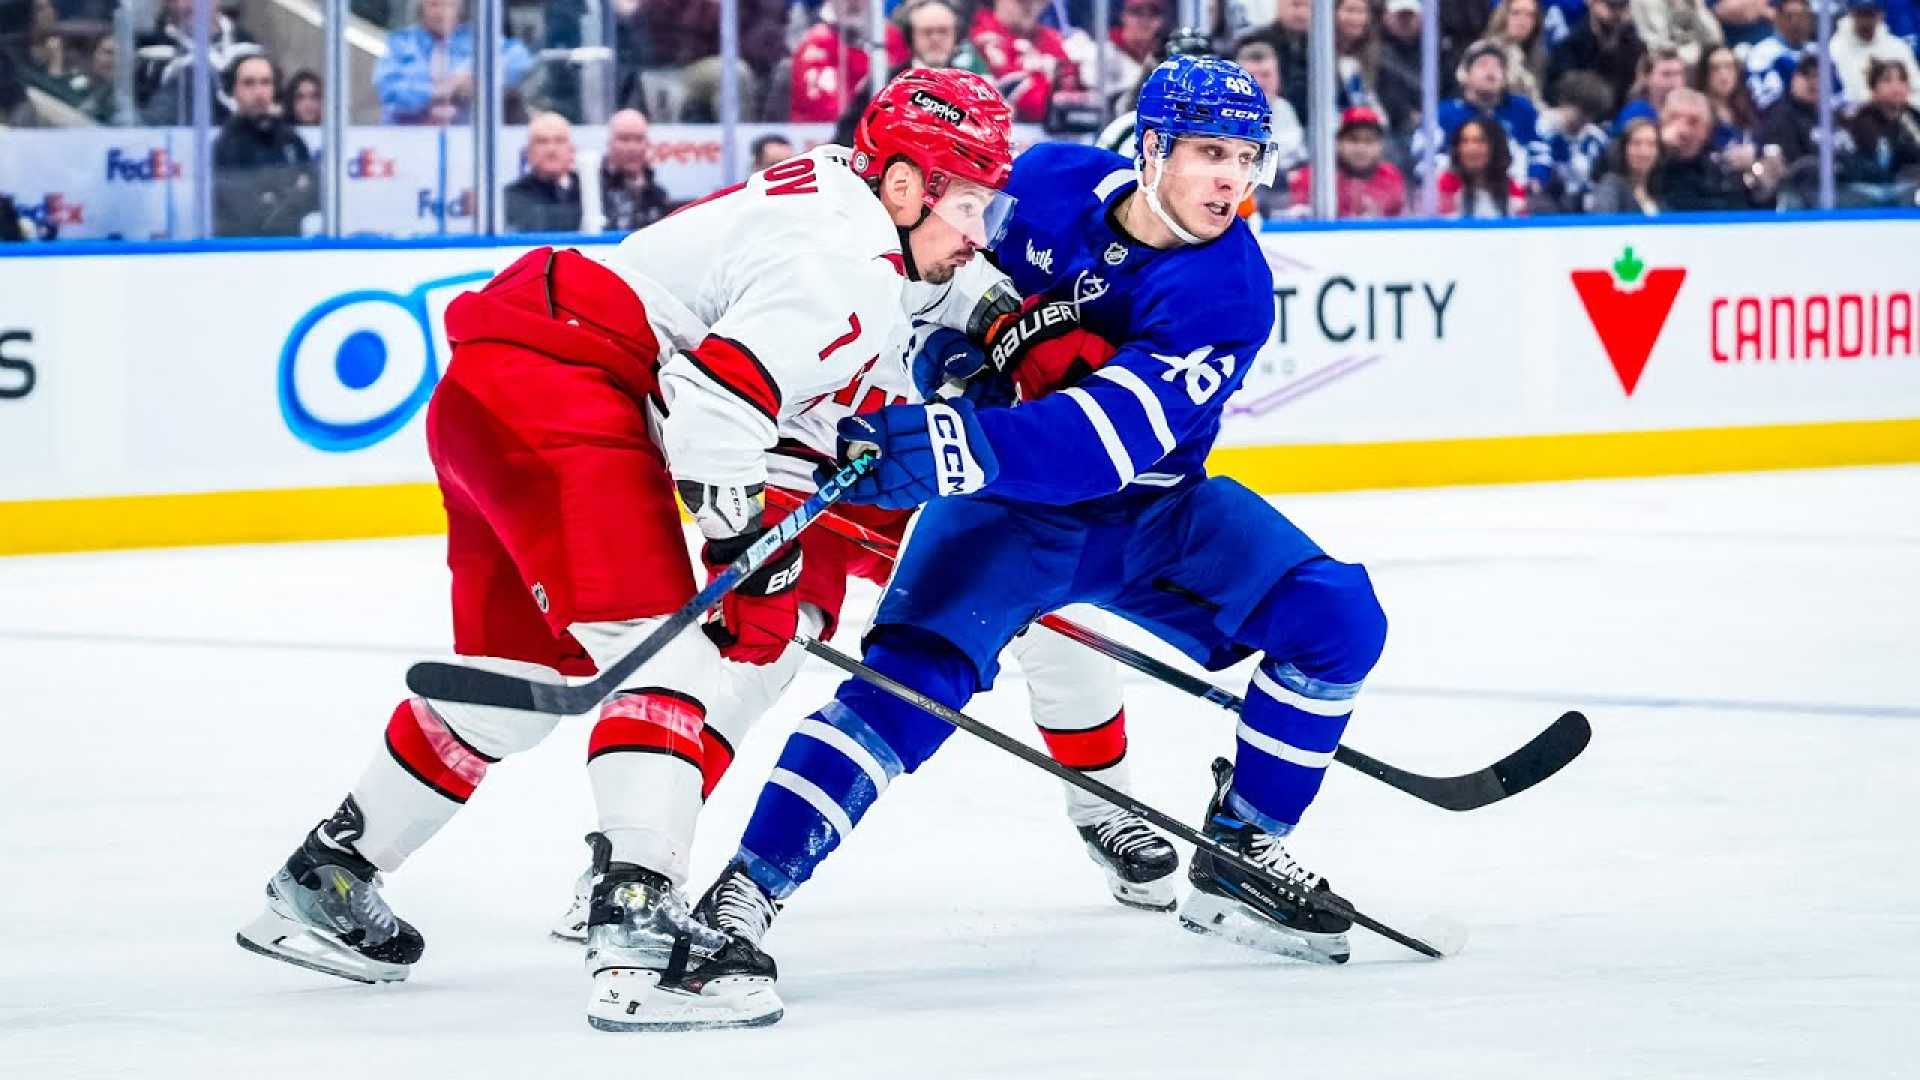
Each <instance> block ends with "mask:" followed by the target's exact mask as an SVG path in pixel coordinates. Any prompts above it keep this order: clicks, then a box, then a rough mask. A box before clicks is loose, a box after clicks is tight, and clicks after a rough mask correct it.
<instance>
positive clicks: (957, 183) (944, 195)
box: [932, 180, 1016, 249]
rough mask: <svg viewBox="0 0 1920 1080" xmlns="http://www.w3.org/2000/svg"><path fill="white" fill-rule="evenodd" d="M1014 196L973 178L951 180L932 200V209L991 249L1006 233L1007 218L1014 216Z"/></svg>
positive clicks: (974, 243) (942, 218)
mask: <svg viewBox="0 0 1920 1080" xmlns="http://www.w3.org/2000/svg"><path fill="white" fill-rule="evenodd" d="M1015 201H1016V200H1015V199H1014V197H1013V196H1011V195H1009V194H1007V193H1006V192H1004V191H995V190H994V189H992V188H990V187H987V186H986V185H984V184H976V183H974V182H973V181H971V180H949V181H947V185H946V189H945V190H944V191H942V192H941V193H940V197H939V198H937V199H935V200H934V201H933V208H932V209H933V212H934V213H936V214H938V215H940V218H941V220H943V221H945V222H946V223H947V224H949V225H951V226H953V227H954V228H955V229H956V230H958V231H959V233H960V235H962V236H964V237H966V238H967V239H969V240H971V241H973V246H975V247H978V248H987V249H992V248H993V246H994V245H995V244H998V243H999V242H1000V238H1001V237H1002V236H1004V235H1006V231H1007V222H1008V221H1010V220H1012V218H1013V206H1014V203H1015Z"/></svg>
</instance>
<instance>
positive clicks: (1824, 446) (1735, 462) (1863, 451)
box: [1207, 420, 1920, 495]
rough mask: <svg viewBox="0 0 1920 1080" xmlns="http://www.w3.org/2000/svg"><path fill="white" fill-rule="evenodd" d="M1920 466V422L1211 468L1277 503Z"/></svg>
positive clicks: (1279, 450) (1228, 451) (1544, 439)
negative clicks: (1374, 492)
mask: <svg viewBox="0 0 1920 1080" xmlns="http://www.w3.org/2000/svg"><path fill="white" fill-rule="evenodd" d="M1913 461H1920V420H1857V421H1844V422H1839V423H1828V424H1789V425H1772V426H1765V427H1734V428H1697V429H1686V430H1679V431H1621V432H1600V433H1592V434H1579V435H1511V436H1499V437H1492V438H1481V439H1432V440H1421V441H1412V442H1385V443H1338V444H1314V445H1310V446H1259V447H1238V446H1223V447H1220V448H1218V449H1216V450H1214V452H1213V456H1212V457H1211V458H1209V459H1208V461H1207V467H1208V469H1209V470H1211V471H1212V472H1214V473H1217V474H1219V475H1223V476H1231V477H1233V478H1234V479H1236V480H1239V481H1240V482H1241V483H1243V484H1245V485H1247V486H1248V487H1250V488H1252V489H1253V490H1255V491H1258V492H1261V493H1263V494H1268V495H1276V494H1284V493H1288V492H1310V491H1352V490H1355V489H1360V488H1405V487H1440V486H1446V485H1453V484H1524V483H1539V482H1545V481H1554V480H1590V479H1607V478H1618V477H1633V476H1668V475H1674V474H1681V473H1711V472H1753V471H1761V470H1768V469H1817V468H1831V467H1836V466H1843V465H1889V464H1897V463H1901V462H1913Z"/></svg>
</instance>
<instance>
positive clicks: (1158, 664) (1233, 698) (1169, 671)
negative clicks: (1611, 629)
mask: <svg viewBox="0 0 1920 1080" xmlns="http://www.w3.org/2000/svg"><path fill="white" fill-rule="evenodd" d="M770 497H773V498H776V499H779V500H781V501H783V502H789V503H796V502H797V500H795V499H794V498H793V497H792V496H790V495H787V494H786V493H784V492H778V493H773V494H771V495H770ZM820 527H821V528H823V529H826V530H827V531H829V532H831V533H833V534H835V535H836V536H839V537H841V538H843V539H846V540H851V541H853V542H854V543H856V544H859V545H860V546H862V547H864V548H866V549H867V550H868V551H871V552H873V553H875V554H877V555H884V556H886V557H888V558H894V557H896V556H898V554H899V550H900V548H899V545H898V544H896V543H895V542H894V541H893V540H892V539H890V538H889V537H887V536H885V535H883V534H881V533H878V532H875V531H873V530H872V529H869V528H867V527H865V526H863V525H861V524H860V523H859V522H856V521H850V520H848V519H847V518H844V517H842V516H840V515H839V514H833V513H829V514H827V515H826V516H825V518H824V519H823V520H822V521H821V525H820ZM1036 621H1037V622H1039V624H1040V625H1041V626H1044V627H1046V628H1047V629H1049V630H1051V631H1053V632H1054V633H1056V634H1060V635H1062V636H1064V637H1069V638H1072V639H1073V640H1075V641H1077V642H1079V643H1080V644H1082V645H1085V646H1087V647H1088V648H1091V649H1092V650H1093V651H1095V652H1097V653H1100V654H1102V655H1103V656H1106V657H1108V658H1109V659H1112V660H1115V661H1117V662H1119V663H1121V664H1125V665H1126V666H1127V667H1130V668H1132V669H1133V670H1135V671H1138V672H1140V673H1141V674H1143V675H1146V676H1148V677H1149V678H1153V679H1157V680H1159V681H1160V682H1163V683H1166V684H1167V685H1169V686H1171V687H1173V688H1174V689H1176V690H1183V691H1185V692H1187V693H1189V694H1192V695H1193V696H1194V697H1198V698H1204V699H1206V700H1207V701H1211V702H1213V703H1214V704H1215V705H1218V706H1220V707H1221V708H1223V709H1226V710H1228V711H1229V712H1233V713H1239V712H1240V711H1241V710H1242V709H1243V708H1244V707H1245V705H1246V702H1245V701H1244V700H1242V699H1241V698H1240V697H1239V695H1237V694H1234V693H1233V692H1231V691H1229V690H1227V689H1225V688H1223V687H1221V686H1217V685H1215V684H1214V683H1213V682H1211V681H1209V680H1207V679H1203V678H1201V677H1200V676H1198V675H1194V674H1191V673H1189V672H1185V671H1182V670H1180V669H1179V668H1177V667H1174V666H1173V665H1172V664H1169V663H1167V662H1165V661H1163V660H1159V659H1156V658H1155V657H1152V656H1149V655H1147V654H1146V653H1144V652H1141V651H1140V650H1138V649H1135V648H1132V647H1130V646H1127V645H1122V644H1121V643H1119V642H1117V641H1115V640H1113V639H1112V638H1110V637H1108V636H1106V635H1105V634H1102V633H1100V632H1098V631H1096V630H1091V629H1089V628H1087V627H1085V626H1081V625H1080V624H1079V623H1076V622H1074V621H1073V620H1071V619H1067V618H1063V617H1061V616H1060V615H1057V614H1047V615H1042V616H1040V618H1039V619H1038V620H1036ZM1592 738H1593V728H1592V726H1591V725H1589V724H1588V723H1587V718H1586V716H1584V715H1582V714H1581V713H1579V712H1578V711H1568V712H1565V713H1562V714H1561V715H1560V718H1559V719H1558V720H1555V721H1554V722H1553V723H1551V724H1548V725H1547V726H1546V727H1545V728H1543V729H1542V730H1541V731H1540V733H1539V734H1537V735H1535V736H1534V737H1533V738H1531V739H1529V740H1528V741H1527V743H1526V745H1525V746H1522V747H1520V748H1519V749H1518V750H1515V751H1514V752H1513V753H1511V754H1508V755H1507V756H1506V757H1503V758H1501V759H1500V760H1499V761H1496V762H1494V763H1493V764H1491V765H1488V766H1487V767H1485V768H1482V769H1476V770H1474V771H1473V772H1470V773H1462V774H1460V775H1459V776H1422V775H1421V774H1419V773H1414V772H1408V771H1407V770H1405V769H1401V768H1396V767H1395V766H1392V765H1389V764H1387V763H1386V762H1384V761H1381V760H1380V759H1379V758H1376V757H1374V756H1372V755H1371V754H1363V753H1361V752H1360V751H1358V750H1355V749H1353V748H1352V747H1350V746H1344V745H1342V746H1338V747H1335V748H1334V752H1333V758H1334V760H1335V761H1338V762H1339V763H1341V764H1342V765H1345V766H1347V767H1348V768H1351V769H1357V770H1359V771H1360V772H1363V773H1366V774H1367V775H1368V776H1371V777H1373V778H1374V779H1376V780H1379V781H1380V782H1382V783H1384V784H1386V785H1387V786H1389V787H1394V788H1398V789H1399V790H1401V791H1404V792H1406V793H1407V794H1409V795H1411V796H1413V797H1414V798H1416V799H1419V800H1420V801H1422V802H1426V803H1431V804H1432V805H1434V806H1438V807H1441V808H1443V809H1446V810H1454V811H1461V810H1478V809H1479V808H1481V807H1483V806H1487V805H1489V804H1491V803H1496V802H1499V801H1500V800H1502V799H1507V798H1511V797H1513V796H1515V795H1518V794H1520V793H1521V792H1523V791H1525V790H1527V789H1528V788H1530V787H1532V786H1534V785H1535V784H1538V783H1539V782H1540V781H1542V780H1545V779H1546V778H1548V777H1550V776H1552V775H1553V774H1554V773H1557V772H1559V771H1560V770H1561V769H1564V768H1566V767H1567V765H1568V764H1569V763H1571V762H1572V761H1573V759H1574V758H1577V757H1579V756H1580V754H1581V752H1582V751H1584V750H1585V749H1586V748H1587V743H1588V742H1589V741H1591V739H1592Z"/></svg>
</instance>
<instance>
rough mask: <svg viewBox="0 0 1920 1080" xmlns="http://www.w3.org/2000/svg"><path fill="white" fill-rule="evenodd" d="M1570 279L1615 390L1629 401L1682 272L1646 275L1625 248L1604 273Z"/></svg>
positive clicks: (1583, 273) (1582, 273)
mask: <svg viewBox="0 0 1920 1080" xmlns="http://www.w3.org/2000/svg"><path fill="white" fill-rule="evenodd" d="M1572 276H1573V288H1574V291H1576V292H1578V293H1579V294H1580V303H1581V304H1583V305H1584V306H1585V307H1586V309H1587V319H1588V320H1589V321H1591V322H1592V323H1593V330H1594V333H1596V334H1598V335H1600V345H1601V347H1602V348H1604V349H1606V351H1607V360H1608V361H1610V362H1611V363H1612V364H1613V373H1614V374H1615V375H1618V376H1619V377H1620V389H1622V390H1624V391H1626V393H1627V396H1628V397H1632V396H1633V390H1634V388H1635V387H1637V386H1639V385H1640V376H1641V375H1642V374H1643V373H1644V372H1645V371H1646V370H1647V358H1648V357H1649V356H1652V355H1653V345H1654V342H1656V341H1659V340H1660V331H1661V330H1662V329H1664V328H1665V327H1666V325H1667V315H1668V314H1669V313H1670V312H1672V311H1673V301H1674V298H1675V297H1676V296H1678V295H1680V285H1681V283H1682V282H1684V281H1686V280H1687V271H1686V269H1685V268H1684V267H1679V266H1663V267H1659V268H1657V269H1649V268H1648V267H1647V264H1646V263H1643V262H1641V261H1640V259H1639V257H1638V256H1636V255H1635V254H1634V253H1633V249H1632V248H1631V247H1629V248H1627V249H1626V250H1625V251H1623V252H1621V253H1620V257H1619V258H1618V259H1615V260H1614V261H1613V265H1612V266H1611V267H1609V268H1608V269H1605V270H1575V271H1574V272H1573V275H1572Z"/></svg>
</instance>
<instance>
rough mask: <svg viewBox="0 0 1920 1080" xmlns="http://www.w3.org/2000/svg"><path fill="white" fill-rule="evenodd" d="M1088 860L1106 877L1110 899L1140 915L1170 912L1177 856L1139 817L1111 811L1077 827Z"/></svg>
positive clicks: (1162, 837)
mask: <svg viewBox="0 0 1920 1080" xmlns="http://www.w3.org/2000/svg"><path fill="white" fill-rule="evenodd" d="M1080 839H1081V840H1083V841H1085V842H1086V845H1087V857H1088V858H1090V859H1092V860H1093V862H1094V865H1096V866H1098V867H1099V868H1100V871H1101V873H1103V874H1105V875H1106V877H1107V888H1108V890H1110V891H1111V892H1112V893H1113V898H1114V899H1115V900H1118V901H1120V902H1121V903H1123V904H1125V905H1127V906H1128V907H1134V908H1140V909H1141V910H1143V911H1172V910H1173V909H1174V906H1175V903H1176V901H1177V899H1178V898H1177V897H1176V896H1175V895H1174V876H1173V875H1174V871H1176V870H1178V869H1180V853H1179V852H1177V851H1175V850H1174V849H1173V844H1171V843H1169V842H1168V840H1167V838H1166V837H1164V836H1161V835H1160V834H1159V833H1158V832H1155V831H1154V829H1153V827H1152V826H1151V825H1148V824H1147V823H1146V822H1145V821H1143V820H1141V819H1140V818H1139V816H1137V815H1135V814H1130V813H1128V812H1127V811H1125V810H1122V809H1120V808H1119V807H1117V806H1116V807H1113V808H1112V809H1111V810H1110V811H1109V812H1108V813H1107V814H1106V815H1105V816H1104V817H1102V818H1100V819H1099V820H1097V821H1095V822H1093V823H1092V824H1090V825H1082V826H1080Z"/></svg>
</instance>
